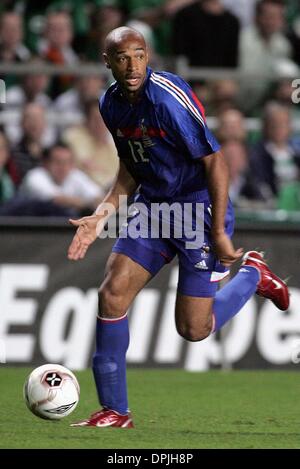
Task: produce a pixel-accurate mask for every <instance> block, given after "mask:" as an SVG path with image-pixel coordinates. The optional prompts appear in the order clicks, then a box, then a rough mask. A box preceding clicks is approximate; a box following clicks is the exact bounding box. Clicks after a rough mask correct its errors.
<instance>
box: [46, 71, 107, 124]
mask: <svg viewBox="0 0 300 469" xmlns="http://www.w3.org/2000/svg"><path fill="white" fill-rule="evenodd" d="M105 84H106V80H105V79H104V77H101V76H100V75H96V76H93V75H89V76H85V77H77V78H76V80H75V86H74V87H73V88H71V89H70V90H68V91H66V92H65V93H63V94H61V95H60V96H58V98H57V99H56V100H55V102H54V106H53V110H54V111H55V112H57V113H58V114H59V115H60V116H61V117H62V120H65V121H66V123H67V119H68V115H69V116H70V115H71V116H72V119H73V122H72V123H81V122H83V120H84V112H85V106H86V104H87V103H88V102H89V101H90V100H92V99H98V98H99V96H101V95H102V94H103V92H104V89H105ZM64 115H65V119H64V118H63V117H64Z"/></svg>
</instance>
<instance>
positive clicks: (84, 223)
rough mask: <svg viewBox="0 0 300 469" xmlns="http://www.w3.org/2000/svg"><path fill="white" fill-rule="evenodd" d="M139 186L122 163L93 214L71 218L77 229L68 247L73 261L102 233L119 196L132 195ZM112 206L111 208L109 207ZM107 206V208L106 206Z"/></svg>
mask: <svg viewBox="0 0 300 469" xmlns="http://www.w3.org/2000/svg"><path fill="white" fill-rule="evenodd" d="M136 188H137V184H136V182H135V181H134V179H133V178H132V176H131V175H130V173H129V172H128V171H127V169H126V167H125V165H124V164H123V163H120V168H119V172H118V175H117V178H116V181H115V183H114V185H113V187H112V188H111V190H110V191H109V193H108V194H107V195H106V197H105V198H104V200H103V201H102V203H101V204H100V205H99V207H98V208H97V209H96V211H95V213H94V214H93V215H90V216H88V217H83V218H80V219H78V220H72V219H71V220H69V221H70V223H71V224H72V225H73V226H76V227H77V231H76V233H75V235H74V238H73V240H72V242H71V244H70V246H69V249H68V258H69V259H70V260H73V261H77V260H79V259H83V258H84V256H85V255H86V253H87V250H88V248H89V246H90V245H91V244H92V243H93V242H94V241H95V239H96V238H97V237H98V236H99V235H100V233H101V231H102V230H103V227H104V226H105V223H106V221H107V219H108V218H109V217H110V216H111V215H112V213H114V212H116V211H117V209H118V207H119V196H120V195H127V196H130V195H131V194H133V193H134V191H135V190H136ZM108 206H109V207H111V209H110V210H108V209H107V207H108ZM104 207H105V208H104Z"/></svg>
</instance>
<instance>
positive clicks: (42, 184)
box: [20, 143, 104, 215]
mask: <svg viewBox="0 0 300 469" xmlns="http://www.w3.org/2000/svg"><path fill="white" fill-rule="evenodd" d="M20 195H21V196H22V197H24V198H28V199H29V201H30V200H35V201H44V202H51V203H52V204H54V205H57V206H58V208H60V207H63V208H64V209H66V210H69V211H70V213H71V214H72V215H75V214H76V215H80V214H81V213H82V212H84V211H88V210H89V211H90V210H95V209H96V207H97V206H98V204H99V203H100V202H101V200H102V199H103V195H104V194H103V192H102V191H101V189H100V188H99V187H98V186H97V185H96V184H95V183H94V182H93V181H92V180H91V179H90V178H89V177H88V176H87V175H86V174H84V173H83V172H82V171H80V170H79V169H76V168H75V167H74V159H73V154H72V151H71V149H70V148H69V147H68V146H66V145H64V144H62V143H57V144H56V145H54V146H53V147H51V148H49V150H48V151H46V152H45V154H44V156H43V166H41V167H39V168H35V169H32V170H31V171H29V172H28V173H27V175H26V177H25V178H24V180H23V183H22V185H21V187H20ZM58 212H59V214H60V210H59V211H58Z"/></svg>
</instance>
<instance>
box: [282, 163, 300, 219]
mask: <svg viewBox="0 0 300 469" xmlns="http://www.w3.org/2000/svg"><path fill="white" fill-rule="evenodd" d="M297 166H298V174H297V179H296V181H294V182H290V183H289V184H286V185H285V186H283V187H282V189H281V190H280V191H279V194H278V203H277V208H278V209H281V210H287V211H288V212H291V211H293V212H299V211H300V162H299V161H297Z"/></svg>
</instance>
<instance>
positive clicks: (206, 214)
mask: <svg viewBox="0 0 300 469" xmlns="http://www.w3.org/2000/svg"><path fill="white" fill-rule="evenodd" d="M201 195H202V193H201V192H200V193H193V194H189V195H188V196H187V197H185V198H180V200H176V203H178V204H180V205H181V206H182V211H181V213H180V216H181V215H182V216H183V213H184V212H183V205H182V204H183V203H186V202H189V203H190V207H191V212H190V213H192V222H191V223H192V225H191V226H193V228H194V229H195V219H196V202H198V203H202V204H203V212H202V228H203V230H202V240H201V243H200V244H199V246H198V247H197V248H196V249H195V248H194V249H189V248H187V241H190V240H191V237H190V235H189V233H188V237H187V236H186V235H185V234H182V236H181V237H177V236H176V237H175V236H173V235H174V233H172V229H174V225H176V220H175V219H176V216H174V217H171V219H170V221H169V224H170V230H171V235H170V237H169V238H168V239H167V238H163V237H162V236H161V230H160V232H159V237H151V233H150V224H151V221H152V222H153V220H155V219H156V222H157V221H158V219H160V221H161V216H160V215H158V216H157V214H156V213H154V214H153V210H152V211H151V213H150V210H151V207H150V202H149V201H147V200H146V199H145V198H144V197H143V196H142V195H139V196H138V198H137V199H136V202H139V203H142V204H144V205H143V207H144V208H142V209H140V207H138V210H136V211H135V213H134V214H133V215H132V216H129V217H128V219H127V222H126V223H124V224H123V226H122V228H121V231H120V237H119V238H118V240H117V241H116V243H115V245H114V246H113V249H112V250H113V252H116V253H120V254H124V255H126V256H128V257H130V258H131V259H132V260H134V261H135V262H137V263H138V264H140V265H141V266H142V267H144V268H145V269H146V270H147V271H148V272H150V273H151V274H152V275H153V276H154V275H156V274H157V273H158V272H159V271H160V269H161V268H162V267H163V266H164V265H165V264H168V263H169V262H171V261H172V260H173V259H174V257H175V256H176V255H177V256H178V260H179V279H178V292H179V293H181V294H182V295H188V296H194V297H204V298H210V297H214V296H215V294H216V291H217V282H218V281H220V280H222V279H223V278H224V277H226V276H227V275H228V273H229V270H228V269H227V268H226V267H224V266H223V265H221V264H220V262H219V261H218V260H217V259H216V257H215V255H214V253H213V250H212V240H211V234H210V231H211V212H210V202H209V200H201ZM172 202H174V201H172ZM152 206H153V205H152ZM177 207H179V205H177ZM185 207H186V206H185ZM179 212H180V209H179ZM137 217H139V218H137ZM197 217H199V213H197ZM177 218H178V213H177ZM145 219H148V231H147V233H146V234H145V230H144V231H143V230H141V236H139V237H136V235H135V236H134V237H133V236H132V233H131V234H130V226H133V225H134V226H135V227H139V223H138V220H145ZM186 221H187V220H186V218H185V219H184V222H185V224H186ZM177 222H178V220H177ZM200 224H201V223H200ZM225 230H226V233H227V235H228V236H229V237H232V235H233V230H234V212H233V208H232V204H231V202H229V204H228V209H227V214H226V219H225ZM135 232H136V231H135Z"/></svg>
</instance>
